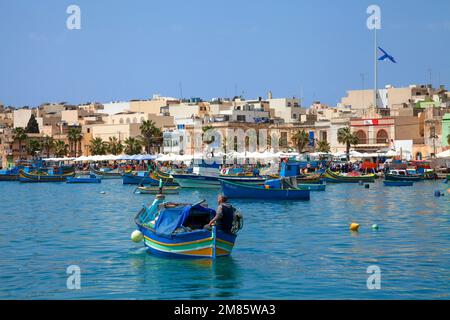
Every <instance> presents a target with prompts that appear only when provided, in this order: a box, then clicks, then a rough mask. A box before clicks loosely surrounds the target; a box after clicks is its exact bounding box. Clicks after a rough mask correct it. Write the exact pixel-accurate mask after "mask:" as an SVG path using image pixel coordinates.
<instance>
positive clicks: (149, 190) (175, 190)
mask: <svg viewBox="0 0 450 320" xmlns="http://www.w3.org/2000/svg"><path fill="white" fill-rule="evenodd" d="M160 191H161V190H160V188H159V187H142V186H140V187H138V188H137V190H136V191H135V193H141V194H158V193H160ZM179 193H180V187H173V186H172V187H163V188H162V194H179Z"/></svg>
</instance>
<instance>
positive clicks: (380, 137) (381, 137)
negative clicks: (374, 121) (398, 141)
mask: <svg viewBox="0 0 450 320" xmlns="http://www.w3.org/2000/svg"><path fill="white" fill-rule="evenodd" d="M388 141H389V135H388V133H387V132H386V130H383V129H382V130H379V131H378V132H377V143H388Z"/></svg>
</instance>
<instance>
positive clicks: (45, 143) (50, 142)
mask: <svg viewBox="0 0 450 320" xmlns="http://www.w3.org/2000/svg"><path fill="white" fill-rule="evenodd" d="M54 147H55V139H53V138H52V137H49V136H45V137H44V139H43V140H42V150H43V151H47V158H50V152H51V150H53V148H54Z"/></svg>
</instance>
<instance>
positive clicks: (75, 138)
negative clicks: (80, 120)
mask: <svg viewBox="0 0 450 320" xmlns="http://www.w3.org/2000/svg"><path fill="white" fill-rule="evenodd" d="M67 138H68V139H69V150H70V154H71V155H72V156H75V157H77V156H78V151H79V150H80V149H81V139H83V134H82V133H81V128H78V127H76V128H75V127H72V128H70V129H69V132H68V133H67ZM79 146H80V147H79Z"/></svg>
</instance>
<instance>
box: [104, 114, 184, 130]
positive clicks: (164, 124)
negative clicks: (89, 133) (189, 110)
mask: <svg viewBox="0 0 450 320" xmlns="http://www.w3.org/2000/svg"><path fill="white" fill-rule="evenodd" d="M103 119H104V121H105V124H110V125H117V124H118V125H120V124H136V123H137V124H139V125H140V124H142V123H143V122H144V121H147V120H151V121H153V122H154V123H155V126H156V127H158V128H160V129H164V128H167V129H172V128H174V127H175V123H174V117H171V116H161V115H156V114H150V113H144V112H123V113H117V114H114V115H111V116H108V117H105V118H103Z"/></svg>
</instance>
